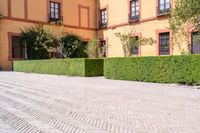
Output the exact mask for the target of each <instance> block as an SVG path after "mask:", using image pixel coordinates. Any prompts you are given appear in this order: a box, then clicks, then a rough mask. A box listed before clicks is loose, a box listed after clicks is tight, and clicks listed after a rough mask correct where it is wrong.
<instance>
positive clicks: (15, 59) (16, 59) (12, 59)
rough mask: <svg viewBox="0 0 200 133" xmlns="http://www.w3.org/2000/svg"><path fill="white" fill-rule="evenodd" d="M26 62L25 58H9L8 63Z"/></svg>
mask: <svg viewBox="0 0 200 133" xmlns="http://www.w3.org/2000/svg"><path fill="white" fill-rule="evenodd" d="M20 60H26V59H25V58H10V61H20Z"/></svg>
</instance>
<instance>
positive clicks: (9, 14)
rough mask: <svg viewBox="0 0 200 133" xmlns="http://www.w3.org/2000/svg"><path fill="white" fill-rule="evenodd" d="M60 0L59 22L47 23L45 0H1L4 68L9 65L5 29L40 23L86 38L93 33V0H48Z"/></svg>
mask: <svg viewBox="0 0 200 133" xmlns="http://www.w3.org/2000/svg"><path fill="white" fill-rule="evenodd" d="M52 1H56V2H60V3H61V5H62V7H61V10H62V16H63V26H55V25H53V24H50V23H48V9H49V6H48V2H49V0H1V1H0V14H1V15H3V16H4V18H3V19H1V20H0V65H2V67H3V69H4V70H10V69H11V68H12V61H11V60H10V59H9V51H10V50H9V41H8V39H9V38H8V33H16V34H19V33H20V29H23V28H25V27H30V26H34V25H36V24H39V23H40V24H44V25H45V26H47V27H49V28H51V29H53V30H55V31H60V30H64V31H65V32H73V33H76V34H78V35H80V36H81V37H82V38H84V39H86V40H88V39H91V38H94V37H95V36H96V2H95V0H87V1H86V0H52Z"/></svg>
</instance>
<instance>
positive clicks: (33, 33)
mask: <svg viewBox="0 0 200 133" xmlns="http://www.w3.org/2000/svg"><path fill="white" fill-rule="evenodd" d="M20 37H21V39H20V41H21V42H22V43H23V44H25V45H26V48H27V54H28V55H27V56H28V59H30V60H32V59H48V58H49V52H48V50H47V49H48V48H49V47H51V46H52V42H53V38H52V32H51V31H50V30H49V29H47V28H44V27H43V25H36V26H34V27H33V26H32V27H29V28H26V29H24V30H22V29H21V35H20Z"/></svg>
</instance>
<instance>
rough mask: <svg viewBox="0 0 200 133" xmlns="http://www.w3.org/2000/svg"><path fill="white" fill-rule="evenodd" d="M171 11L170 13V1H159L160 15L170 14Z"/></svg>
mask: <svg viewBox="0 0 200 133" xmlns="http://www.w3.org/2000/svg"><path fill="white" fill-rule="evenodd" d="M169 11H170V0H159V3H158V15H163V14H166V13H169Z"/></svg>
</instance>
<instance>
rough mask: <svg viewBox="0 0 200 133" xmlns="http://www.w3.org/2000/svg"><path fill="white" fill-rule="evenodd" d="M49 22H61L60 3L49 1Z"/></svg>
mask: <svg viewBox="0 0 200 133" xmlns="http://www.w3.org/2000/svg"><path fill="white" fill-rule="evenodd" d="M49 19H50V21H59V20H61V6H60V3H57V2H52V1H50V18H49Z"/></svg>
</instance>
